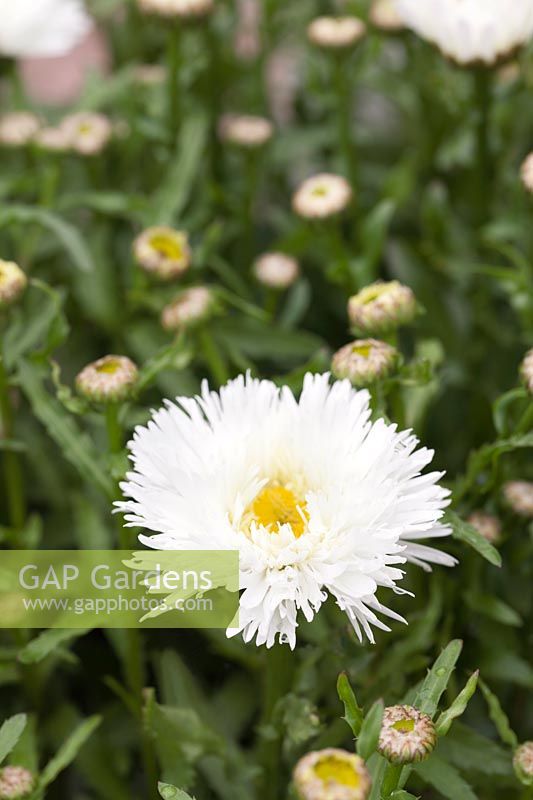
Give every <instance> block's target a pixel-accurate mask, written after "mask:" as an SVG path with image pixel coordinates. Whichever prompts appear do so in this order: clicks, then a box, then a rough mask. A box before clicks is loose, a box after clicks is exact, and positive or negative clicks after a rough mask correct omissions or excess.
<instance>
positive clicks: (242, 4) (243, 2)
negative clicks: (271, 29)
mask: <svg viewBox="0 0 533 800" xmlns="http://www.w3.org/2000/svg"><path fill="white" fill-rule="evenodd" d="M236 7H237V25H236V29H235V36H234V39H233V46H234V49H235V54H236V55H237V57H238V58H240V59H242V60H243V61H252V60H253V59H254V58H257V56H258V55H259V53H260V52H261V30H260V28H261V13H262V11H261V3H260V2H259V0H237V3H236Z"/></svg>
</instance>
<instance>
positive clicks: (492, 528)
mask: <svg viewBox="0 0 533 800" xmlns="http://www.w3.org/2000/svg"><path fill="white" fill-rule="evenodd" d="M467 522H469V523H470V525H472V527H473V528H475V529H476V531H477V532H478V533H480V534H481V536H483V538H484V539H486V540H487V542H490V543H491V544H498V543H499V542H500V540H501V535H502V525H501V522H500V520H499V519H498V517H495V516H494V514H489V513H488V512H487V511H473V512H472V513H471V514H470V516H469V517H468V520H467Z"/></svg>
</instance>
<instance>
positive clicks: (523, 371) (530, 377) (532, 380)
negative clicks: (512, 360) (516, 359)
mask: <svg viewBox="0 0 533 800" xmlns="http://www.w3.org/2000/svg"><path fill="white" fill-rule="evenodd" d="M520 375H521V377H522V380H523V381H524V383H525V385H526V388H527V390H528V392H529V394H533V348H531V350H528V351H527V353H526V354H525V356H524V359H523V361H522V363H521V365H520Z"/></svg>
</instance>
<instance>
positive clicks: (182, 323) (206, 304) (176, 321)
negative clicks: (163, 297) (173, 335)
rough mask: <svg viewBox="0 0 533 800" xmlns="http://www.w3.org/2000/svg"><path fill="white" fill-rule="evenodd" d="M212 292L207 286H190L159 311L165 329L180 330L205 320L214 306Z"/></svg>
mask: <svg viewBox="0 0 533 800" xmlns="http://www.w3.org/2000/svg"><path fill="white" fill-rule="evenodd" d="M214 303H215V300H214V297H213V293H212V291H211V290H210V289H208V288H207V286H191V288H190V289H185V291H184V292H182V293H181V294H180V295H178V297H176V299H175V300H173V301H172V302H171V303H169V304H168V305H166V306H165V307H164V309H163V311H162V312H161V324H162V325H163V328H165V329H166V330H167V331H180V330H184V329H185V328H190V327H192V326H193V325H198V323H200V322H203V321H204V320H206V319H207V318H208V317H209V315H210V313H211V311H212V310H213V307H214Z"/></svg>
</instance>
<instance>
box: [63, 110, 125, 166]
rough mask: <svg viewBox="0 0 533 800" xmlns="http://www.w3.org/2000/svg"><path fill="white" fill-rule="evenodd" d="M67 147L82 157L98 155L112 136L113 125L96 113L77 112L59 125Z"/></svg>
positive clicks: (106, 118)
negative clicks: (67, 144) (66, 141)
mask: <svg viewBox="0 0 533 800" xmlns="http://www.w3.org/2000/svg"><path fill="white" fill-rule="evenodd" d="M60 127H61V129H62V131H63V133H64V135H65V137H66V139H67V140H68V142H69V146H70V148H71V149H72V150H74V152H76V153H79V154H80V155H82V156H94V155H97V154H98V153H100V152H101V151H102V150H103V149H104V147H105V146H106V145H107V144H108V142H109V141H110V139H111V137H112V136H113V123H112V122H111V120H110V119H109V117H107V116H106V115H105V114H100V113H98V112H97V111H77V112H76V113H75V114H69V115H68V116H66V117H65V118H64V119H63V120H62V122H61V125H60Z"/></svg>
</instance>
